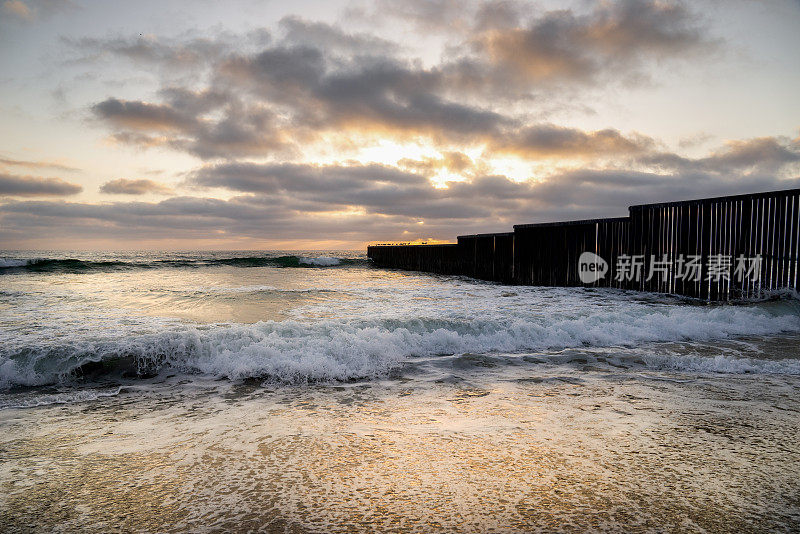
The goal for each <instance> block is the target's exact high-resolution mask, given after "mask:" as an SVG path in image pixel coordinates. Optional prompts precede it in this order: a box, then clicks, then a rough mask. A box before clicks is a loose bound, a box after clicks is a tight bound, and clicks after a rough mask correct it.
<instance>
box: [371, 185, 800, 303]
mask: <svg viewBox="0 0 800 534" xmlns="http://www.w3.org/2000/svg"><path fill="white" fill-rule="evenodd" d="M587 253H589V254H587ZM799 254H800V189H791V190H785V191H772V192H765V193H756V194H748V195H736V196H727V197H717V198H705V199H698V200H688V201H681V202H667V203H661V204H644V205H639V206H631V207H630V208H629V214H628V216H627V217H618V218H611V219H590V220H581V221H568V222H554V223H540V224H520V225H516V226H514V231H513V232H504V233H496V234H477V235H464V236H458V243H455V244H435V245H374V246H369V247H368V248H367V255H368V256H369V257H370V258H371V259H372V261H373V263H374V264H375V265H377V266H380V267H387V268H397V269H408V270H416V271H426V272H431V273H440V274H455V275H464V276H470V277H474V278H479V279H483V280H490V281H496V282H501V283H506V284H522V285H543V286H587V287H616V288H622V289H633V290H640V291H652V292H659V293H672V294H677V295H685V296H689V297H696V298H699V299H704V300H712V301H718V300H730V299H738V298H752V297H762V296H764V295H765V294H768V293H769V292H775V291H779V290H782V289H793V290H795V291H797V290H798V289H799V288H798V255H799Z"/></svg>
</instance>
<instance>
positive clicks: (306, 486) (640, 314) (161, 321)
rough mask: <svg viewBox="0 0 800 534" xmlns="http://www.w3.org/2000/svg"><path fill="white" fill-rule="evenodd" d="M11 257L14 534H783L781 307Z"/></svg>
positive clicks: (1, 507)
mask: <svg viewBox="0 0 800 534" xmlns="http://www.w3.org/2000/svg"><path fill="white" fill-rule="evenodd" d="M10 261H11V259H6V262H7V263H9V262H10ZM21 261H23V260H22V259H19V258H17V263H19V262H21ZM24 261H25V262H26V263H24V264H21V265H18V266H16V267H11V268H6V272H5V273H4V274H3V275H2V280H3V282H4V286H3V290H2V291H3V292H2V298H3V301H2V308H0V310H2V312H1V313H2V315H1V317H2V332H3V337H4V340H6V342H5V343H4V345H3V347H2V349H0V350H2V367H1V368H2V371H3V380H4V381H5V382H4V389H3V391H2V393H1V394H0V403H2V410H0V427H1V428H2V430H3V432H2V437H0V450H2V456H3V458H4V461H3V462H2V468H0V469H2V470H1V471H0V473H1V474H0V484H2V488H3V491H2V492H1V493H2V495H3V497H2V499H1V500H0V522H2V524H3V525H4V530H5V531H10V532H25V531H42V530H46V531H64V532H68V531H76V530H81V531H95V532H105V531H109V530H112V531H113V530H119V531H132V532H153V531H159V532H171V531H175V532H177V531H186V530H192V531H249V530H252V531H267V532H354V531H375V530H378V531H386V532H392V531H394V532H530V531H563V532H575V531H586V530H592V531H620V530H626V531H642V532H648V531H658V532H663V531H675V532H677V531H709V532H734V531H742V530H746V531H764V532H766V531H789V530H792V529H795V528H797V526H798V525H799V524H800V508H799V501H798V499H799V498H800V484H799V483H798V481H797V477H796V466H797V465H798V460H800V448H798V445H797V444H798V443H799V442H800V440H798V438H800V435H798V433H799V432H800V429H798V427H797V424H796V421H797V416H798V412H800V400H798V399H800V397H798V390H799V389H800V352H798V348H797V347H798V346H799V345H798V341H800V315H799V313H798V309H799V308H798V302H797V301H796V300H795V299H792V298H789V297H783V298H776V299H774V300H771V301H767V302H759V303H749V304H738V305H720V306H709V305H704V304H701V303H697V302H692V301H688V300H686V299H677V298H674V297H669V296H654V295H646V294H639V293H634V292H624V291H618V290H611V289H595V290H592V289H576V288H537V287H516V286H503V285H498V284H492V283H483V282H479V281H475V280H470V279H467V278H463V277H448V276H435V275H425V274H421V273H413V272H404V271H391V270H381V269H375V268H373V267H371V266H370V265H369V263H368V262H367V261H366V260H364V259H363V256H361V255H359V254H353V253H336V254H328V255H324V256H323V255H321V254H319V253H309V255H308V256H303V255H286V254H282V253H274V254H260V255H253V254H252V253H233V254H232V253H215V254H210V255H209V254H207V253H206V254H193V255H183V256H180V257H178V256H177V255H168V256H165V255H163V254H161V255H157V254H152V253H151V254H145V255H139V256H137V257H131V256H130V255H127V256H124V255H123V256H115V257H109V256H108V255H102V256H101V255H93V256H86V257H83V258H81V259H80V261H81V262H82V264H78V263H74V262H73V263H71V264H69V265H68V264H66V263H63V262H62V263H50V264H42V263H41V262H40V263H39V267H36V266H35V265H36V264H35V263H32V262H31V261H30V258H29V259H26V260H24ZM59 261H61V260H59ZM99 280H102V281H103V283H102V284H100V283H98V281H99ZM25 313H29V314H31V315H30V317H33V315H36V316H37V317H38V320H37V321H30V320H26V317H24V315H23V314H25Z"/></svg>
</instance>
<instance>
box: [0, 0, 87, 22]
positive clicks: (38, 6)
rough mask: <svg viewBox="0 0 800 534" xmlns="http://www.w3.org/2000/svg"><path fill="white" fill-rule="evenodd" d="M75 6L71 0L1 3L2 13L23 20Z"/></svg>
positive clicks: (31, 0) (5, 0)
mask: <svg viewBox="0 0 800 534" xmlns="http://www.w3.org/2000/svg"><path fill="white" fill-rule="evenodd" d="M75 8H76V6H75V4H74V3H73V2H72V1H71V0H26V1H25V2H23V1H22V0H4V1H3V4H2V11H3V13H5V14H7V15H9V16H11V17H14V18H16V19H17V20H21V21H25V22H31V21H33V20H35V19H37V18H39V17H42V16H46V15H52V14H54V13H58V12H63V11H66V10H68V9H75Z"/></svg>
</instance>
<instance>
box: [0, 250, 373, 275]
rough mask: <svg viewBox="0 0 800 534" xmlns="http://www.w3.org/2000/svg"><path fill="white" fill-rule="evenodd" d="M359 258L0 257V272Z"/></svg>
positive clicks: (310, 263) (352, 261) (330, 263)
mask: <svg viewBox="0 0 800 534" xmlns="http://www.w3.org/2000/svg"><path fill="white" fill-rule="evenodd" d="M368 263H369V262H368V260H366V259H362V258H336V257H331V256H316V257H305V256H294V255H287V256H245V257H235V256H234V257H229V258H197V259H191V258H180V259H162V260H155V261H116V260H112V261H91V260H79V259H74V258H67V259H53V258H27V259H16V258H0V274H11V273H15V272H41V273H82V272H92V271H113V270H126V269H155V268H161V267H209V266H220V265H228V266H233V267H307V268H310V267H336V266H347V265H368Z"/></svg>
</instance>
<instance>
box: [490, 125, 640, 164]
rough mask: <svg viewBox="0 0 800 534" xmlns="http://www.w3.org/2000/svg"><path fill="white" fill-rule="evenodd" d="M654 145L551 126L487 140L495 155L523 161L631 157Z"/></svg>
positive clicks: (599, 132)
mask: <svg viewBox="0 0 800 534" xmlns="http://www.w3.org/2000/svg"><path fill="white" fill-rule="evenodd" d="M654 145H655V140H653V139H652V138H649V137H646V136H642V135H639V134H634V135H631V136H627V137H626V136H624V135H623V134H622V133H620V132H619V131H618V130H614V129H611V128H607V129H604V130H597V131H594V132H585V131H583V130H578V129H576V128H567V127H563V126H557V125H555V124H538V125H534V126H527V127H524V128H521V129H520V130H518V131H515V132H512V133H511V134H510V135H507V136H498V137H496V138H494V139H491V140H490V146H491V147H492V149H493V150H494V151H496V152H501V153H512V154H517V155H519V156H522V157H527V158H540V157H565V156H566V157H597V156H604V155H623V154H635V153H643V152H646V151H648V150H650V149H651V148H652V147H653V146H654Z"/></svg>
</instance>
